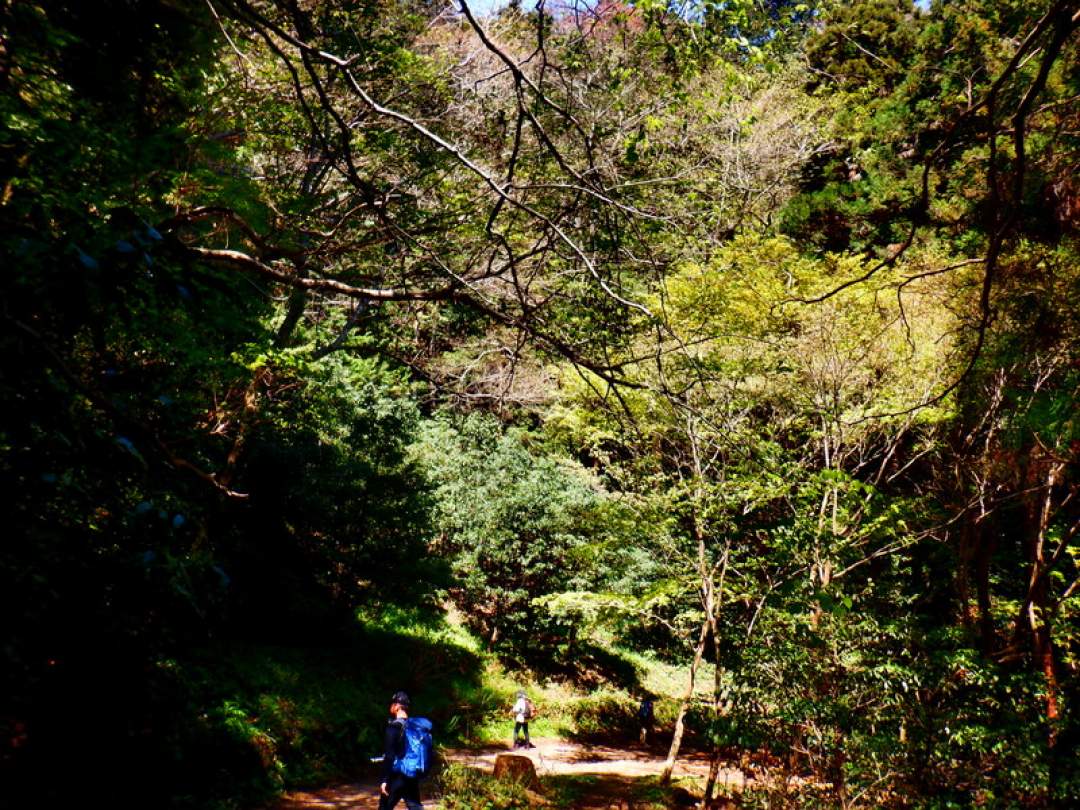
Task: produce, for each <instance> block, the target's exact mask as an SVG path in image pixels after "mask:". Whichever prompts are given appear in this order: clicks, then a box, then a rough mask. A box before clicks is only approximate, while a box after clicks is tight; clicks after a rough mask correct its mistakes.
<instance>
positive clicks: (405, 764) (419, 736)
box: [393, 717, 434, 779]
mask: <svg viewBox="0 0 1080 810" xmlns="http://www.w3.org/2000/svg"><path fill="white" fill-rule="evenodd" d="M403 725H404V731H403V733H404V735H405V753H404V754H402V756H401V757H400V758H399V759H395V760H394V765H393V770H394V771H395V772H396V773H400V774H401V775H402V776H408V777H409V778H410V779H422V778H423V777H425V776H427V775H428V771H429V770H430V769H431V763H432V760H433V759H434V756H433V753H432V742H431V728H432V726H431V721H430V720H428V719H427V718H425V717H410V718H409V719H407V720H406V721H405V723H404V724H403Z"/></svg>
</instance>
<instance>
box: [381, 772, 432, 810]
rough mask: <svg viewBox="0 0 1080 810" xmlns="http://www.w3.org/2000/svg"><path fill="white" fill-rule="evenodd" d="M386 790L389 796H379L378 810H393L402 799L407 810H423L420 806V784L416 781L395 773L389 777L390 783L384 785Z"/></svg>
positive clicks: (422, 806)
mask: <svg viewBox="0 0 1080 810" xmlns="http://www.w3.org/2000/svg"><path fill="white" fill-rule="evenodd" d="M386 789H387V791H389V795H385V796H384V795H381V794H380V796H379V810H394V808H395V807H397V805H398V802H400V801H401V800H402V799H404V800H405V806H406V807H407V808H408V809H409V810H424V805H422V804H420V782H419V781H418V780H416V779H410V778H409V777H407V776H405V775H403V774H400V773H395V774H392V775H391V776H390V781H389V782H387V783H386Z"/></svg>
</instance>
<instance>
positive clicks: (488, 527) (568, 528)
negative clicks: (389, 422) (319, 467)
mask: <svg viewBox="0 0 1080 810" xmlns="http://www.w3.org/2000/svg"><path fill="white" fill-rule="evenodd" d="M528 439H529V437H528V434H525V433H522V432H516V431H511V432H508V433H505V434H504V433H503V432H502V431H501V429H500V427H499V425H498V423H497V422H495V421H493V420H490V419H485V418H482V417H479V416H471V417H468V418H466V419H464V420H460V421H458V422H457V424H455V423H454V422H453V421H452V420H450V419H449V418H439V419H436V420H434V421H432V422H429V423H427V424H426V425H425V427H424V431H423V437H422V440H421V442H420V443H419V444H418V445H417V447H416V451H415V452H416V457H417V459H418V461H419V463H420V464H421V466H422V467H423V468H424V469H425V471H426V473H427V475H428V477H429V478H430V479H431V481H432V482H433V484H434V485H435V488H434V490H433V497H434V498H435V502H436V506H435V513H434V515H435V517H434V520H435V531H436V532H437V533H438V536H439V539H438V541H437V543H436V549H437V552H438V553H440V554H442V555H443V556H445V557H446V558H447V559H449V560H450V563H451V567H452V569H453V572H454V586H453V588H452V590H451V597H452V598H453V599H454V601H455V603H456V604H457V605H458V607H459V608H460V609H461V610H462V613H463V614H464V615H465V616H466V618H467V621H468V622H469V623H470V624H471V626H472V627H474V628H475V629H477V631H478V632H480V633H481V635H483V636H484V637H485V638H487V639H488V640H489V642H490V643H492V644H493V645H502V646H503V648H505V649H506V650H507V651H512V652H513V653H514V654H515V655H517V656H523V657H525V658H527V659H529V660H532V659H538V660H543V659H544V658H546V657H547V656H549V655H551V654H553V653H555V651H556V650H558V649H564V650H569V649H570V648H571V646H572V645H573V644H574V641H575V635H576V631H575V628H574V627H573V626H569V625H567V624H564V623H562V622H560V621H559V620H558V618H557V617H553V616H550V615H546V612H545V611H543V610H541V609H539V608H538V606H537V604H536V602H535V600H537V599H539V598H540V597H543V596H545V595H548V594H552V593H557V592H559V591H562V590H572V589H584V588H588V587H590V586H592V585H593V584H595V583H596V582H597V581H598V577H599V576H600V575H601V572H602V570H603V565H604V563H605V562H606V561H607V560H609V559H610V560H615V559H617V550H616V549H614V548H613V547H612V546H613V544H614V543H615V542H617V537H616V536H615V535H614V534H613V532H612V528H613V527H609V526H608V519H609V517H615V516H617V506H616V504H615V503H613V502H611V501H610V500H609V499H608V498H607V497H606V496H605V495H604V493H603V492H602V491H601V490H600V489H599V487H598V485H597V483H596V482H595V481H594V480H592V479H591V476H589V475H588V473H587V472H586V471H585V470H583V469H581V468H579V467H576V466H575V465H572V464H570V463H568V462H563V463H559V462H558V461H556V460H555V459H552V458H547V457H544V456H542V455H534V453H533V452H532V451H531V450H530V448H529V446H528V444H527V441H528ZM616 526H617V524H616Z"/></svg>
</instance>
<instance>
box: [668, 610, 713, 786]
mask: <svg viewBox="0 0 1080 810" xmlns="http://www.w3.org/2000/svg"><path fill="white" fill-rule="evenodd" d="M708 638H709V620H708V619H706V620H705V621H704V622H702V623H701V635H700V636H699V637H698V642H697V646H696V647H695V648H694V660H693V661H691V662H690V677H689V679H688V680H687V684H686V691H685V692H683V696H682V699H681V700H680V701H679V714H678V716H677V717H676V718H675V734H674V735H673V736H672V738H671V747H670V748H669V749H668V755H667V760H666V761H665V762H664V771H663V773H661V774H660V784H661V785H667V784H669V783H670V782H671V772H672V771H673V770H675V759H676V758H677V757H678V756H679V748H680V747H681V746H682V738H683V732H684V731H685V721H686V709H687V707H688V706H689V705H690V699H691V698H692V697H693V696H694V684H695V682H696V680H697V671H698V667H699V666H700V665H701V657H702V655H703V654H704V652H705V642H706V641H707V640H708Z"/></svg>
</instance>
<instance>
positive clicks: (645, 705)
mask: <svg viewBox="0 0 1080 810" xmlns="http://www.w3.org/2000/svg"><path fill="white" fill-rule="evenodd" d="M637 716H638V724H639V725H640V726H641V736H640V740H641V744H642V745H645V743H646V742H648V740H649V735H650V734H652V730H653V724H654V723H655V722H656V715H655V714H654V713H653V702H652V698H651V697H649V696H648V695H645V697H643V698H642V699H641V705H640V706H639V707H638V712H637Z"/></svg>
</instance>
